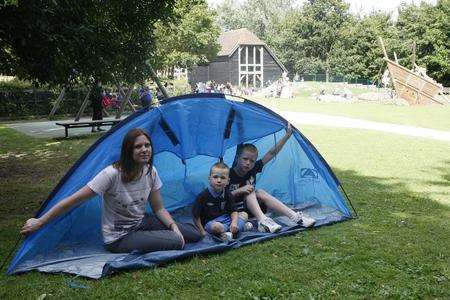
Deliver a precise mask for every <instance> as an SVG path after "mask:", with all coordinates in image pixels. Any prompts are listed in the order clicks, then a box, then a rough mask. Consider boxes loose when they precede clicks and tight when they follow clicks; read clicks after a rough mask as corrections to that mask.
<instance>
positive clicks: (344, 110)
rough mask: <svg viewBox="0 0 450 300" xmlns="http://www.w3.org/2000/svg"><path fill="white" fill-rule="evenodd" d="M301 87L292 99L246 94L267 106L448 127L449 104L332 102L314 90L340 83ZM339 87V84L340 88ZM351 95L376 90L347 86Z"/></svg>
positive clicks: (310, 84)
mask: <svg viewBox="0 0 450 300" xmlns="http://www.w3.org/2000/svg"><path fill="white" fill-rule="evenodd" d="M303 86H304V87H303V88H299V89H296V90H295V94H294V95H295V97H294V98H293V99H290V100H288V99H279V98H269V99H265V98H263V97H260V96H259V97H258V96H253V97H252V96H250V97H249V98H250V99H252V100H254V101H256V102H258V103H261V104H263V105H266V106H269V107H271V108H272V109H277V110H288V111H298V112H309V113H321V114H328V115H334V116H344V117H352V118H358V119H364V120H369V121H377V122H386V123H394V124H401V125H410V126H418V127H425V128H431V129H437V130H445V131H450V104H447V105H427V106H396V105H391V104H380V103H371V102H354V103H337V102H335V103H333V102H328V103H327V102H319V101H316V100H314V99H315V97H314V96H313V95H314V94H317V93H318V92H319V90H320V89H325V90H326V91H327V93H331V92H332V90H333V89H339V87H340V86H342V84H332V83H329V84H327V83H317V82H305V83H303ZM340 89H342V88H340ZM349 89H350V90H351V91H352V93H353V95H358V94H361V93H366V92H370V91H375V89H367V88H361V87H351V86H350V87H349Z"/></svg>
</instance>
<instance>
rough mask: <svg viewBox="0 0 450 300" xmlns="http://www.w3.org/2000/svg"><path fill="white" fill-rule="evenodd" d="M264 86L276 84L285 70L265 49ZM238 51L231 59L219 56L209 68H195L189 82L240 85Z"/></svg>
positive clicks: (189, 73)
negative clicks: (212, 81) (269, 83)
mask: <svg viewBox="0 0 450 300" xmlns="http://www.w3.org/2000/svg"><path fill="white" fill-rule="evenodd" d="M263 55H264V66H263V68H264V73H263V76H264V86H267V84H268V82H269V81H270V82H274V81H275V80H277V79H278V78H280V77H281V75H282V73H283V69H282V68H281V67H280V66H279V65H278V63H277V62H276V61H275V59H274V58H273V57H272V56H271V55H270V53H269V52H268V51H267V49H266V48H265V47H264V54H263ZM238 57H239V55H238V51H237V50H236V51H235V52H234V53H233V55H232V56H231V57H228V56H218V57H216V58H215V59H214V61H212V62H211V63H210V64H209V65H208V66H194V67H193V68H192V69H191V70H189V71H188V82H189V84H191V85H195V84H196V83H197V82H200V81H202V82H207V81H209V80H214V81H215V82H216V83H218V84H219V83H223V84H225V83H227V82H230V83H231V84H232V85H234V86H237V85H239V60H238Z"/></svg>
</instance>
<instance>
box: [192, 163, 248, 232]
mask: <svg viewBox="0 0 450 300" xmlns="http://www.w3.org/2000/svg"><path fill="white" fill-rule="evenodd" d="M229 172H230V169H229V168H228V166H227V165H226V164H224V163H221V162H219V163H216V164H214V165H213V166H212V167H211V170H210V173H209V186H208V188H206V189H205V190H204V191H203V192H201V193H200V194H199V195H198V196H197V199H196V200H195V202H194V205H193V207H192V215H193V217H194V222H195V224H196V225H197V227H198V229H199V231H200V234H202V235H203V236H204V235H206V233H207V232H208V233H210V234H212V235H215V236H218V237H220V238H221V239H222V240H230V239H232V236H233V234H236V233H237V232H239V231H244V230H250V229H251V227H252V225H251V223H245V221H246V220H245V219H243V218H241V217H239V216H238V213H237V211H236V207H235V203H234V198H233V196H232V195H231V193H230V192H229V191H228V189H226V186H227V185H228V183H229V181H230V178H229Z"/></svg>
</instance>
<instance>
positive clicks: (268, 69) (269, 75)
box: [263, 47, 283, 86]
mask: <svg viewBox="0 0 450 300" xmlns="http://www.w3.org/2000/svg"><path fill="white" fill-rule="evenodd" d="M263 55H264V72H263V77H264V86H267V85H268V82H269V81H270V82H271V83H272V82H274V81H276V80H277V79H278V78H280V77H281V75H282V74H283V69H282V68H281V67H280V65H279V64H278V63H277V62H276V61H275V59H274V58H273V57H272V55H270V53H269V52H268V51H267V49H266V48H265V47H264V54H263Z"/></svg>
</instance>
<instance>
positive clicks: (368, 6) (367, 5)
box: [208, 0, 437, 17]
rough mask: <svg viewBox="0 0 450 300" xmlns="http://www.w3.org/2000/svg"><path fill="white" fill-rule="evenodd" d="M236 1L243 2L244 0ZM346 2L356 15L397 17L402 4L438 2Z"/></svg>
mask: <svg viewBox="0 0 450 300" xmlns="http://www.w3.org/2000/svg"><path fill="white" fill-rule="evenodd" d="M222 1H223V0H208V3H209V4H210V5H213V6H214V5H217V4H219V3H221V2H222ZM236 1H237V2H242V0H236ZM344 1H345V2H347V3H349V4H350V11H351V12H352V13H355V14H358V13H361V14H363V15H365V14H369V13H370V12H372V11H378V10H381V11H385V12H392V13H393V14H394V15H395V14H396V11H397V7H399V6H400V4H401V3H414V4H416V5H418V4H420V2H426V3H430V4H433V5H435V4H436V2H437V0H344ZM394 17H395V16H394Z"/></svg>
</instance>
